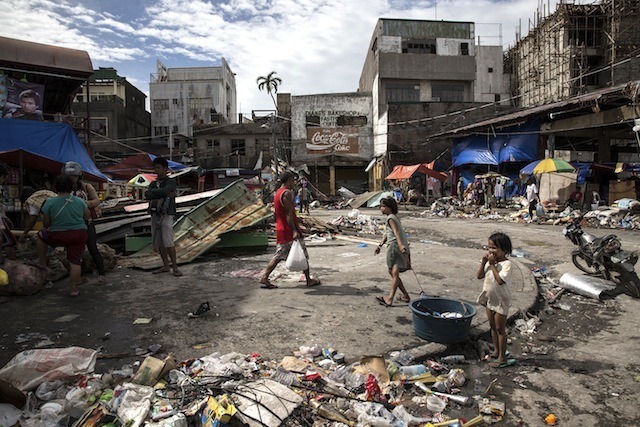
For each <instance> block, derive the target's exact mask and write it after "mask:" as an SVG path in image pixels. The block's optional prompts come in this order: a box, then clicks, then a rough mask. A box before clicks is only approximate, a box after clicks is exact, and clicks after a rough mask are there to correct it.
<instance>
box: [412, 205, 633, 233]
mask: <svg viewBox="0 0 640 427" xmlns="http://www.w3.org/2000/svg"><path fill="white" fill-rule="evenodd" d="M634 202H636V203H634ZM543 206H544V209H545V214H544V215H543V216H540V217H538V216H534V218H530V217H529V212H528V203H527V201H526V200H525V199H524V198H523V197H516V198H513V199H510V200H509V201H508V203H507V204H506V205H505V206H503V207H501V208H498V209H496V208H495V207H494V208H491V209H489V208H486V207H484V206H478V205H469V204H467V203H465V202H464V201H461V200H459V199H457V198H455V197H442V198H440V199H438V200H436V201H434V202H433V203H432V204H431V209H430V210H427V211H423V212H422V215H424V216H430V217H440V218H474V219H483V220H493V221H500V222H530V221H535V222H537V223H539V224H553V225H558V224H564V223H568V222H570V221H572V220H573V219H574V218H576V217H578V216H580V215H583V225H586V226H588V227H592V228H622V229H633V230H637V229H640V202H637V201H632V202H631V203H625V204H624V205H622V206H619V205H617V204H614V205H613V206H601V207H599V208H597V209H596V210H593V211H588V212H582V211H580V210H579V209H571V208H569V207H568V208H564V207H563V206H558V205H556V204H555V203H543Z"/></svg>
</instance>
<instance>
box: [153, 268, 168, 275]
mask: <svg viewBox="0 0 640 427" xmlns="http://www.w3.org/2000/svg"><path fill="white" fill-rule="evenodd" d="M170 271H171V270H163V269H162V268H159V269H157V270H154V271H153V272H152V273H151V274H162V273H168V272H170Z"/></svg>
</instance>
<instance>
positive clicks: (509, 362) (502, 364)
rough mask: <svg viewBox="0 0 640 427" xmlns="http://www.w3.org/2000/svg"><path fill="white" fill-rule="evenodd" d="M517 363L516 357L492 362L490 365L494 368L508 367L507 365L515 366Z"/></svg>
mask: <svg viewBox="0 0 640 427" xmlns="http://www.w3.org/2000/svg"><path fill="white" fill-rule="evenodd" d="M515 364H516V359H507V360H506V361H504V362H498V361H495V362H491V363H490V364H489V366H491V367H492V368H506V367H507V366H513V365H515Z"/></svg>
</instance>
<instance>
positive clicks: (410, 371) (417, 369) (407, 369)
mask: <svg viewBox="0 0 640 427" xmlns="http://www.w3.org/2000/svg"><path fill="white" fill-rule="evenodd" d="M399 369H400V372H402V373H403V374H404V375H406V376H408V377H413V376H416V375H421V374H424V373H425V372H427V367H426V366H424V365H409V366H400V368H399Z"/></svg>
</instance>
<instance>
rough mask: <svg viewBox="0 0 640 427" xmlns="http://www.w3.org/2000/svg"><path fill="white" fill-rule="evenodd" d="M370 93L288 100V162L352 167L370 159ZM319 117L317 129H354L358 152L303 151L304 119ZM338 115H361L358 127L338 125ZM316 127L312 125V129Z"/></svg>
mask: <svg viewBox="0 0 640 427" xmlns="http://www.w3.org/2000/svg"><path fill="white" fill-rule="evenodd" d="M371 105H372V102H371V94H370V93H364V92H357V93H338V94H320V95H305V96H293V97H291V160H292V163H293V164H301V163H310V164H319V165H325V164H329V163H332V164H345V165H346V164H353V163H354V162H355V163H365V165H366V163H368V162H369V161H370V160H371V158H372V157H373V114H372V109H371ZM309 116H319V117H320V126H319V127H320V128H323V129H336V130H340V129H341V128H346V127H357V129H358V150H357V153H354V154H345V153H340V152H335V153H332V154H326V153H323V154H315V153H314V152H310V151H309V150H308V149H307V142H308V141H307V139H308V135H307V117H309ZM341 116H364V117H366V124H365V125H362V126H342V127H341V126H340V125H338V124H336V123H335V121H336V119H337V118H338V117H341ZM313 127H316V126H313Z"/></svg>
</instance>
